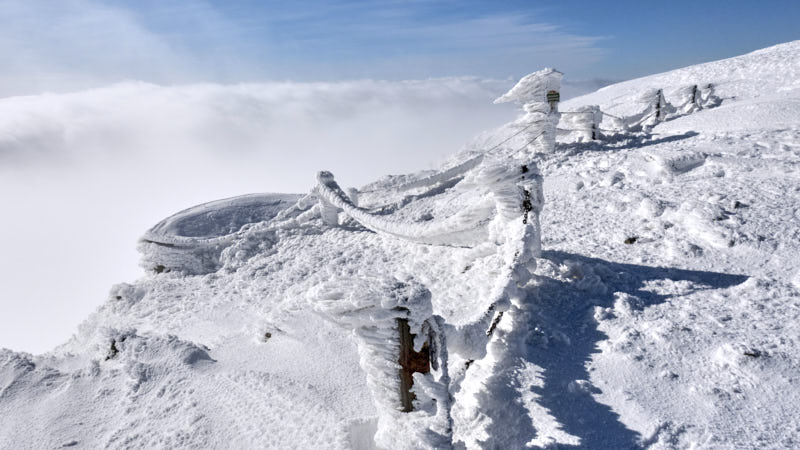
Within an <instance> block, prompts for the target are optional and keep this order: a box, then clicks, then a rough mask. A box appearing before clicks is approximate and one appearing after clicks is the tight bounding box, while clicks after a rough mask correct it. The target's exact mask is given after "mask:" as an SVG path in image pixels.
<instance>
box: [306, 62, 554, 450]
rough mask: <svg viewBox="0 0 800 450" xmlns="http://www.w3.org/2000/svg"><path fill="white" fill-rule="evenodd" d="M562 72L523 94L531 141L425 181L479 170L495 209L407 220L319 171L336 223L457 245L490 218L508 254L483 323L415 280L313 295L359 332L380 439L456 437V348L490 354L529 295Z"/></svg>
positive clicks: (325, 212)
mask: <svg viewBox="0 0 800 450" xmlns="http://www.w3.org/2000/svg"><path fill="white" fill-rule="evenodd" d="M534 75H535V76H534ZM560 77H561V75H560V73H558V72H556V71H553V70H552V69H546V70H544V71H541V72H539V73H537V74H533V75H532V76H530V77H526V80H527V81H528V82H531V81H532V82H534V84H535V86H532V87H531V86H527V87H528V88H530V89H527V90H526V89H522V90H518V92H517V93H516V94H515V95H519V100H520V101H521V102H524V103H525V110H526V115H525V116H524V117H523V118H521V119H520V120H519V121H518V125H519V126H520V129H521V130H522V131H526V132H528V133H529V136H528V137H529V139H528V140H527V142H526V146H525V147H524V148H521V149H516V150H512V151H510V152H509V151H507V152H500V153H499V154H495V155H484V156H482V157H481V158H480V161H477V160H475V159H474V160H471V161H468V162H469V164H462V165H459V166H456V168H454V169H458V170H450V171H445V172H441V173H440V174H439V175H438V176H437V177H429V178H428V179H427V180H426V181H425V183H438V182H441V181H443V180H444V179H445V178H447V177H451V176H455V175H454V174H463V173H466V172H468V171H475V173H474V174H473V175H474V177H473V179H474V180H475V182H476V183H477V184H478V185H480V186H483V187H484V188H485V189H486V190H487V191H488V192H490V193H491V195H492V197H493V199H494V211H493V214H492V215H491V216H490V217H483V216H481V215H478V216H475V215H473V214H471V213H467V214H464V215H457V216H453V217H450V218H448V219H444V220H441V221H438V222H433V223H431V222H427V223H408V222H403V221H401V220H395V219H392V218H391V216H389V217H387V216H382V215H376V214H372V213H370V212H369V211H368V210H366V209H364V208H361V207H359V206H356V204H355V203H354V202H353V201H351V199H350V198H349V197H348V195H347V194H346V193H345V192H344V191H343V190H342V189H341V188H340V187H339V185H338V184H337V183H336V181H335V180H334V178H333V175H332V174H330V173H329V172H324V171H323V172H320V173H319V174H318V175H317V186H316V188H315V193H316V195H317V196H318V198H319V206H320V208H319V213H320V215H321V218H322V220H323V222H324V223H326V224H328V225H330V226H336V225H338V221H339V214H340V212H341V211H343V212H344V213H345V214H347V215H348V216H350V217H351V218H352V219H354V220H356V221H357V222H359V223H360V224H361V225H363V226H364V227H366V228H368V229H371V230H373V231H376V232H378V233H383V234H386V235H389V236H393V237H396V238H400V239H405V240H410V241H412V242H418V243H423V244H455V243H464V242H466V241H469V239H467V238H465V236H469V231H470V230H471V229H472V228H474V227H475V226H476V224H477V223H483V222H484V221H485V226H486V228H487V229H488V233H487V236H488V239H487V240H486V242H483V243H482V245H489V246H492V245H494V246H495V247H496V251H497V252H498V253H499V254H500V256H501V259H502V261H503V265H502V270H501V273H500V274H499V275H498V276H497V277H496V281H495V283H494V285H493V287H492V289H491V291H490V294H489V298H488V299H487V302H485V303H484V304H487V303H488V304H489V306H488V308H487V310H486V311H485V312H484V313H483V314H482V315H481V316H480V317H479V318H478V319H477V320H475V321H474V322H472V323H468V324H464V325H461V326H458V327H455V326H452V325H449V324H447V323H446V322H445V320H444V319H443V318H442V317H439V316H436V315H434V314H433V312H432V304H431V298H430V292H429V291H428V290H427V289H426V288H425V287H424V286H422V285H419V284H418V283H416V282H415V281H413V280H405V281H398V280H396V279H393V278H391V277H387V278H383V279H357V280H353V279H348V280H340V281H336V280H334V281H331V282H329V283H326V284H324V285H322V286H320V287H319V288H317V289H316V290H314V291H313V292H312V293H311V294H310V295H311V297H312V302H313V304H314V305H315V309H316V310H317V311H318V312H320V313H322V314H324V315H325V316H326V317H328V318H329V319H330V320H332V321H334V322H335V323H338V324H340V325H342V326H345V327H347V328H350V329H352V331H353V333H354V335H355V337H356V342H357V345H358V349H359V354H360V355H361V360H360V364H361V367H362V368H363V369H364V372H365V373H366V376H367V380H368V385H369V387H370V392H371V394H372V397H373V402H374V403H375V406H376V407H377V409H378V411H379V421H378V431H377V434H376V436H375V442H376V443H377V444H378V446H380V447H382V448H451V447H452V445H453V420H452V417H451V410H452V407H453V401H452V393H451V390H450V386H449V384H450V378H449V374H448V372H447V362H448V352H450V351H453V352H455V353H458V354H459V356H460V357H461V358H462V359H463V360H465V361H470V362H471V361H474V360H478V359H481V358H483V357H485V356H486V355H487V345H488V343H489V342H490V339H492V335H493V332H494V330H495V329H496V328H497V327H498V324H499V323H500V321H501V320H502V317H503V314H504V312H505V311H507V310H509V308H513V305H514V299H518V298H519V297H520V295H521V294H520V292H521V291H520V286H523V285H524V284H525V283H527V282H528V280H529V279H530V277H531V273H532V272H533V270H534V269H535V267H536V257H537V256H539V255H540V252H541V231H540V227H539V213H540V212H541V209H542V205H543V201H544V198H543V194H542V177H541V175H540V173H539V171H538V169H537V166H536V164H535V158H534V154H535V153H538V152H542V151H552V147H553V145H554V141H555V133H556V129H555V127H556V124H557V123H558V112H557V108H556V107H555V105H553V104H552V103H551V102H544V100H545V95H544V94H545V93H549V92H552V91H553V90H554V89H558V86H559V84H560ZM523 84H524V83H523ZM523 87H525V86H523ZM512 91H513V90H512ZM540 94H541V95H540ZM506 97H508V96H506ZM533 99H535V100H533ZM423 185H425V184H418V185H417V186H423ZM465 217H466V218H467V219H466V220H465ZM484 239H486V238H484ZM470 243H472V244H475V243H474V242H470Z"/></svg>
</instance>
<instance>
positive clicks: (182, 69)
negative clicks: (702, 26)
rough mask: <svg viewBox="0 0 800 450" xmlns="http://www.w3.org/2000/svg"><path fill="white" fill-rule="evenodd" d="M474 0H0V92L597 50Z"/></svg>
mask: <svg viewBox="0 0 800 450" xmlns="http://www.w3.org/2000/svg"><path fill="white" fill-rule="evenodd" d="M471 3H474V4H473V5H471V7H466V8H465V7H464V6H463V5H461V4H459V3H456V2H426V1H417V2H405V1H404V2H382V3H379V4H377V5H376V4H375V3H374V2H330V1H315V2H302V3H301V2H263V3H262V2H256V3H249V2H248V3H247V6H244V4H238V3H237V2H231V3H210V2H203V1H192V2H189V1H179V2H169V3H164V2H155V1H139V2H132V1H131V2H114V3H108V2H98V1H94V0H64V1H60V2H29V1H24V0H0V25H2V26H0V58H2V60H3V61H4V67H3V71H2V73H0V96H9V95H13V94H24V93H36V92H41V91H45V90H50V91H65V90H70V89H81V88H86V87H93V86H101V85H103V84H108V83H111V82H119V81H123V80H142V81H147V82H153V83H162V84H163V83H167V84H172V83H187V82H199V81H211V82H223V83H230V82H238V81H263V80H268V79H293V80H302V81H319V80H328V81H331V80H338V79H354V78H381V79H392V80H399V79H408V78H426V77H432V76H433V77H436V76H450V75H477V76H484V77H487V76H488V77H505V76H508V75H522V74H524V73H527V72H530V71H532V70H534V69H537V68H539V67H541V66H545V65H550V66H553V65H555V66H558V67H559V68H561V69H563V70H566V71H567V72H569V71H570V70H572V69H578V68H581V67H586V66H588V65H589V64H591V63H593V62H594V61H596V60H597V59H599V58H602V57H603V54H604V53H603V50H602V49H601V48H600V47H599V44H600V43H601V42H602V38H601V37H598V36H586V35H579V34H575V33H569V32H566V31H564V30H562V29H561V28H560V27H558V26H555V25H553V24H549V23H545V22H542V21H539V20H537V19H536V17H535V16H532V15H531V14H530V13H521V12H518V11H509V10H504V9H503V8H501V7H487V6H486V5H487V4H488V5H491V3H486V2H483V3H481V2H471ZM477 3H481V5H483V6H482V7H476V4H477ZM467 11H468V12H467Z"/></svg>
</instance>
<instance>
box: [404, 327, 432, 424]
mask: <svg viewBox="0 0 800 450" xmlns="http://www.w3.org/2000/svg"><path fill="white" fill-rule="evenodd" d="M397 331H398V333H399V334H400V358H399V360H398V363H399V364H400V403H401V404H402V405H403V412H411V411H413V410H414V398H415V395H414V393H413V392H411V387H412V386H413V385H414V376H413V375H414V372H419V373H430V371H431V357H430V346H429V344H428V342H427V340H426V342H425V344H424V345H423V346H422V349H420V351H419V352H415V351H414V337H416V335H414V334H411V327H409V326H408V319H397Z"/></svg>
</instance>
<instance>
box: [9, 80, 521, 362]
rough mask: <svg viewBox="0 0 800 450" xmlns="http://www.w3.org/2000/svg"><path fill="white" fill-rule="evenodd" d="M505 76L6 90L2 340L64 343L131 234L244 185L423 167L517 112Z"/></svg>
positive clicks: (287, 184)
mask: <svg viewBox="0 0 800 450" xmlns="http://www.w3.org/2000/svg"><path fill="white" fill-rule="evenodd" d="M510 84H511V82H510V81H505V82H500V81H492V80H480V79H475V78H449V79H436V80H424V81H403V82H381V81H370V80H365V81H353V82H339V83H268V84H251V85H229V86H224V85H216V84H197V85H186V86H173V87H164V86H157V85H152V84H147V83H123V84H118V85H114V86H110V87H106V88H101V89H93V90H87V91H81V92H75V93H68V94H44V95H36V96H24V97H12V98H6V99H0V202H2V204H3V205H4V214H3V216H4V221H2V222H0V246H1V247H2V248H3V249H4V252H3V254H2V255H0V273H2V274H3V279H4V280H5V281H4V284H3V286H2V289H0V307H1V308H2V311H1V312H0V347H9V348H13V349H17V350H28V351H43V350H46V349H49V348H52V347H53V346H54V345H55V344H57V343H59V342H63V341H64V340H65V339H66V338H67V337H68V336H69V334H70V333H71V332H72V331H73V330H74V329H75V326H76V325H77V324H78V322H79V321H80V320H82V319H83V318H85V317H86V315H87V314H88V313H89V312H91V310H92V309H94V308H95V307H96V306H97V305H99V304H100V303H101V302H102V301H103V300H105V296H106V293H107V292H108V289H109V288H110V286H111V285H112V284H114V283H117V282H121V281H125V280H131V279H134V278H135V277H137V276H139V274H140V271H139V269H138V268H137V265H136V261H137V260H138V256H137V255H136V253H135V241H136V239H137V238H138V237H139V236H140V235H141V234H142V233H143V232H144V231H145V230H146V229H147V228H148V227H149V226H151V225H153V224H154V223H156V222H157V221H158V220H160V219H162V218H163V217H166V216H167V215H169V214H171V213H174V212H176V211H178V210H180V209H183V208H186V207H189V206H192V205H194V204H198V203H203V202H207V201H212V200H215V199H219V198H224V197H228V196H234V195H239V194H245V193H251V192H270V191H271V192H300V193H302V192H307V191H308V190H309V189H310V188H311V187H312V186H313V183H314V175H315V173H316V171H318V170H322V169H325V170H331V171H332V172H333V173H334V174H336V176H337V179H339V180H340V181H341V182H342V183H343V184H344V185H345V186H360V185H363V184H365V183H367V182H369V181H371V180H373V179H374V178H376V177H379V176H382V175H385V174H390V173H404V172H409V171H417V170H421V169H427V168H432V167H433V166H434V165H435V163H437V162H440V161H441V160H442V159H443V158H444V157H446V156H448V155H450V154H452V153H454V152H456V151H458V150H459V149H460V148H461V147H462V146H463V145H464V144H465V143H466V142H468V141H469V139H470V138H471V137H472V136H474V135H476V134H478V133H479V132H481V131H483V130H486V129H491V128H493V127H495V126H498V125H500V124H502V123H504V122H507V121H509V120H511V119H513V117H514V116H515V112H514V109H513V107H510V106H508V105H505V106H498V105H493V104H492V100H493V99H494V98H495V97H496V96H497V95H499V93H502V92H503V91H504V90H505V89H506V88H507V87H508V85H510Z"/></svg>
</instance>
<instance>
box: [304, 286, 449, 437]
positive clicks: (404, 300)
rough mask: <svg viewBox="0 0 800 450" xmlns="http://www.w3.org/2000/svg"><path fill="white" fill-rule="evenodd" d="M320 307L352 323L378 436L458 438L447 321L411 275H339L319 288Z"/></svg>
mask: <svg viewBox="0 0 800 450" xmlns="http://www.w3.org/2000/svg"><path fill="white" fill-rule="evenodd" d="M309 296H310V297H311V300H312V301H313V302H314V306H315V310H316V311H318V312H319V313H322V314H323V315H324V316H325V317H326V318H328V319H329V320H331V321H333V322H334V323H336V324H338V325H340V326H343V327H345V328H348V329H352V330H353V334H354V336H355V338H356V343H357V346H358V352H359V355H360V364H361V368H362V369H363V370H364V372H365V375H366V378H367V385H368V386H369V389H370V393H371V395H372V400H373V402H374V404H375V407H376V408H377V410H378V430H377V433H376V434H375V443H376V444H377V446H378V447H379V448H386V449H409V450H411V449H418V448H442V449H447V448H450V447H451V445H452V420H451V418H450V408H451V404H452V400H451V398H450V392H449V384H450V378H449V375H448V372H447V344H446V342H445V336H444V332H443V329H442V328H443V327H444V320H443V319H442V318H441V317H439V316H436V315H434V314H433V307H432V305H431V293H430V291H428V289H426V288H425V287H424V286H423V285H421V284H419V283H418V282H415V281H414V280H412V279H406V280H405V281H400V280H397V279H395V278H393V277H376V278H360V279H358V278H357V279H352V278H347V279H338V280H330V281H329V282H327V283H325V284H323V285H321V286H318V287H317V288H315V289H313V290H312V291H311V292H310V293H309Z"/></svg>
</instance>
